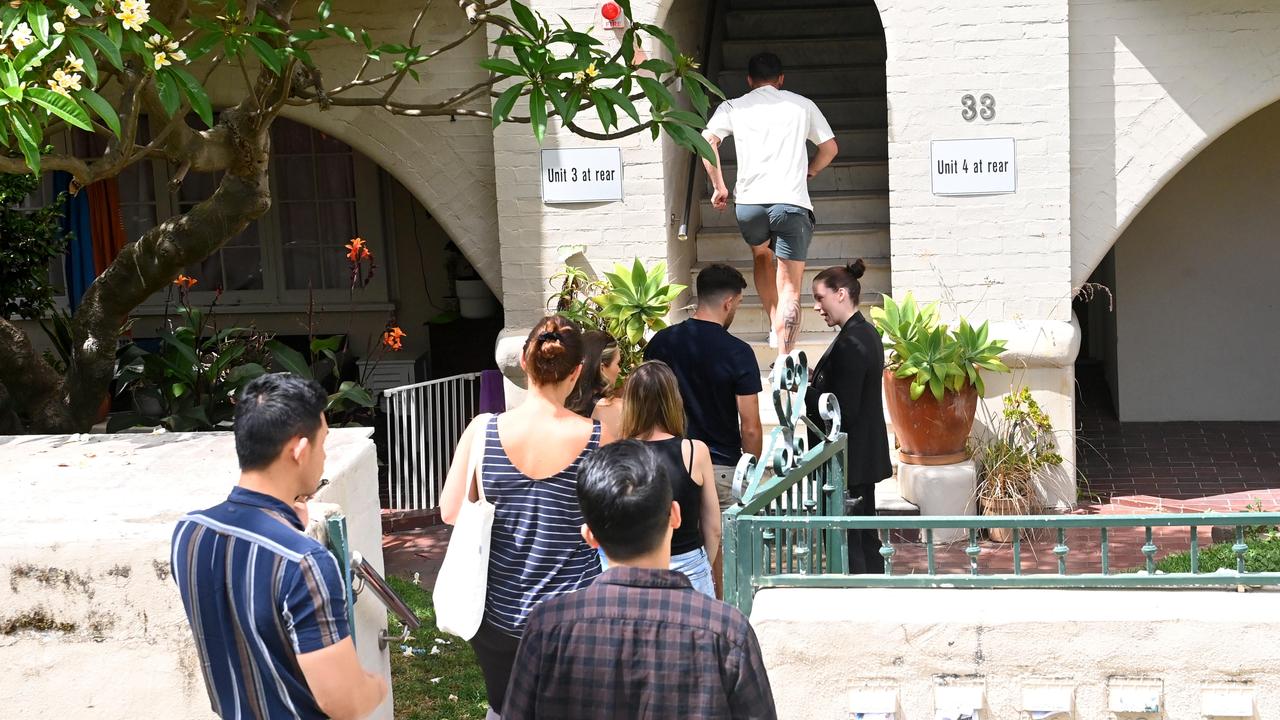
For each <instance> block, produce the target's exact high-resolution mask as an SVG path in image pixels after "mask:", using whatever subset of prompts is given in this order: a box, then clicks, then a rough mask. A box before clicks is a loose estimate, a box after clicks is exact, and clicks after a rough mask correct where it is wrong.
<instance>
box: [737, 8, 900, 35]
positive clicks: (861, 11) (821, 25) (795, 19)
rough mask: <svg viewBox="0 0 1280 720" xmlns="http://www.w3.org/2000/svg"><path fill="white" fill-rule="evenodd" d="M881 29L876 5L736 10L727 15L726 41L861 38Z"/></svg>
mask: <svg viewBox="0 0 1280 720" xmlns="http://www.w3.org/2000/svg"><path fill="white" fill-rule="evenodd" d="M775 7H776V5H775ZM881 27H882V26H881V24H880V11H879V10H877V9H876V7H875V5H862V6H855V7H835V8H833V7H820V8H787V9H782V10H777V9H769V10H756V9H752V10H734V11H732V12H729V13H726V14H725V37H726V38H727V39H732V40H748V39H756V38H776V37H779V36H783V37H787V38H797V37H830V36H832V35H860V34H865V33H866V32H867V31H869V30H875V31H877V32H878V31H880V29H881Z"/></svg>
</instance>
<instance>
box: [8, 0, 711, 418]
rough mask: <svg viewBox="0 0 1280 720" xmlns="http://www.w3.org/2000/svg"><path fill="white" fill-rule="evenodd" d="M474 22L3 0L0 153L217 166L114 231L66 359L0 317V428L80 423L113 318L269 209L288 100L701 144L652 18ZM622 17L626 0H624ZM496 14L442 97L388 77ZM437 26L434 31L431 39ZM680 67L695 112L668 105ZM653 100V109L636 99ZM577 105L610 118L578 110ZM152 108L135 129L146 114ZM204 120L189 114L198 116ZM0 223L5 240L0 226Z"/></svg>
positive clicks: (111, 352)
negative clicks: (446, 33)
mask: <svg viewBox="0 0 1280 720" xmlns="http://www.w3.org/2000/svg"><path fill="white" fill-rule="evenodd" d="M455 1H456V2H457V3H458V5H459V6H460V7H461V8H462V10H463V11H464V12H465V13H466V16H467V19H468V21H469V25H468V27H467V29H466V30H465V31H463V32H462V33H460V34H459V35H458V36H457V37H452V38H438V37H433V38H429V40H430V43H428V42H426V40H427V39H428V38H424V37H423V36H422V32H421V31H422V26H423V19H424V17H425V16H426V15H427V13H428V10H429V7H430V1H429V0H424V2H423V3H422V6H421V8H420V10H419V11H418V12H417V13H416V15H414V17H415V19H414V21H413V23H412V24H411V25H410V27H408V29H407V31H406V34H405V36H404V37H400V38H393V39H391V41H385V40H383V39H377V38H374V37H373V36H372V34H371V33H370V32H369V31H367V30H366V29H363V28H360V27H351V26H348V25H345V24H343V23H342V22H340V21H339V19H338V18H337V17H335V16H334V15H333V12H332V11H333V3H332V1H331V0H322V1H320V2H318V3H316V4H314V5H311V4H308V6H307V7H305V8H303V7H300V4H299V3H298V2H294V1H292V0H274V1H273V0H225V1H221V2H211V1H209V0H205V1H204V2H201V1H200V0H197V1H196V2H193V3H188V2H185V1H182V0H155V1H154V2H150V3H148V2H145V1H144V0H99V2H97V3H96V4H90V2H89V1H88V0H44V1H42V2H32V1H22V2H9V3H7V4H5V5H3V6H0V149H3V152H0V172H8V173H47V172H52V171H56V170H62V171H66V172H67V173H69V174H70V175H71V177H72V178H73V180H72V191H76V190H77V189H79V188H82V187H84V186H87V185H89V184H90V183H93V182H96V181H98V180H102V179H104V178H110V177H113V176H116V175H118V174H119V173H120V172H122V171H123V170H124V169H126V168H127V167H129V166H130V165H132V164H134V163H138V162H142V161H144V160H151V159H156V158H163V159H165V160H167V161H168V162H169V163H171V164H172V165H173V166H174V167H176V168H177V172H176V175H175V179H174V182H176V183H180V182H181V181H182V178H183V177H185V175H186V174H187V173H190V172H201V173H221V176H220V180H219V182H218V184H217V188H216V189H215V190H214V192H213V193H212V195H210V196H209V197H208V198H206V199H204V200H202V201H200V202H198V203H196V204H195V205H194V206H192V207H191V208H190V209H189V210H187V211H186V212H184V213H182V214H179V215H176V216H174V217H171V218H169V219H166V220H164V221H163V222H160V223H159V224H157V225H156V226H155V227H154V228H152V229H150V230H149V231H147V232H146V233H145V234H143V236H142V237H141V238H140V239H138V240H137V242H134V243H131V244H129V245H128V246H126V247H125V248H124V249H123V251H122V252H121V253H120V255H119V256H118V257H117V258H116V259H115V260H114V261H113V262H112V263H111V264H110V266H108V267H107V268H106V270H105V271H104V272H103V273H102V274H101V275H100V276H99V277H98V278H97V280H96V281H95V282H94V283H93V284H92V285H91V286H90V287H89V288H88V290H87V291H86V293H85V294H84V296H83V298H82V300H81V303H80V306H79V307H78V308H77V310H76V312H75V314H74V316H73V318H72V321H71V335H72V343H71V344H72V349H71V358H70V362H69V363H68V364H67V367H66V369H65V371H59V370H58V369H55V368H54V367H53V366H52V365H50V364H49V363H48V362H46V361H45V359H44V358H42V357H41V355H40V354H39V353H38V352H36V351H35V349H34V347H33V345H32V343H31V341H30V338H28V337H27V336H26V334H25V333H24V332H23V330H22V329H21V328H20V327H19V326H18V325H17V324H15V323H13V322H11V321H10V320H9V319H8V318H0V427H9V428H14V427H21V428H23V429H26V430H30V431H36V432H69V431H79V430H84V429H87V427H88V425H89V424H90V423H91V422H92V419H93V416H94V414H95V410H96V409H97V408H98V407H99V405H100V403H101V401H102V398H103V396H104V394H105V393H106V391H107V389H108V387H109V384H110V382H111V378H112V374H113V371H114V363H115V349H116V343H117V339H118V337H119V334H120V330H121V328H122V327H123V326H124V325H125V324H126V322H127V321H128V318H129V316H130V313H131V312H132V311H133V310H134V309H135V308H136V307H137V306H138V305H139V304H141V303H142V302H143V301H144V300H146V299H147V298H148V297H150V296H152V295H153V294H154V293H156V292H158V291H160V290H161V289H163V288H164V287H165V286H166V285H167V284H169V283H171V282H172V281H173V279H174V278H175V277H176V276H177V275H178V274H179V273H180V272H181V271H182V270H183V268H185V267H188V266H190V265H192V264H194V263H198V262H200V261H201V260H203V259H205V258H207V257H209V256H210V255H211V254H213V253H214V252H216V251H217V250H218V249H219V248H220V247H222V245H223V244H224V243H226V242H227V241H228V240H229V239H230V238H232V237H234V236H235V235H237V234H238V233H240V232H241V231H242V230H244V229H245V227H246V226H248V224H249V223H251V222H253V221H254V220H255V219H257V218H258V217H260V216H261V215H262V214H263V213H265V212H266V211H267V209H268V208H269V207H270V203H271V195H270V191H269V187H268V167H269V163H270V161H271V160H270V146H269V130H270V127H271V125H272V122H273V121H274V120H275V119H276V118H278V117H279V116H280V113H281V111H282V110H283V109H284V108H285V107H286V106H315V107H316V108H317V109H318V110H320V111H323V110H327V109H329V108H332V107H337V106H352V107H376V108H379V109H380V110H382V111H385V112H388V113H392V114H396V115H405V116H414V117H430V116H446V115H447V116H454V117H463V118H465V117H473V118H482V119H489V120H491V121H492V123H493V125H494V126H495V127H496V126H497V125H498V124H500V123H502V122H522V123H527V124H529V125H530V128H531V130H532V132H533V134H534V135H535V137H537V138H538V140H539V141H541V139H542V138H543V136H544V134H545V132H546V127H547V122H548V118H550V117H555V116H559V117H560V120H561V122H562V123H563V125H564V127H565V128H567V129H568V130H569V131H571V132H574V133H577V134H579V135H582V136H585V137H589V138H595V139H612V138H617V137H621V136H624V135H630V134H632V133H637V132H645V131H648V132H650V133H652V135H653V137H654V138H655V139H656V138H657V137H658V135H659V134H660V133H663V132H665V133H666V134H668V135H669V136H670V137H671V138H672V139H674V140H675V141H676V142H677V143H679V144H681V145H683V146H685V147H688V148H691V149H694V150H696V151H698V152H699V153H701V154H703V155H704V156H708V155H709V154H710V148H709V147H708V146H707V145H706V143H705V142H704V141H703V140H702V138H701V137H700V135H699V130H700V129H701V128H702V127H703V126H704V119H705V117H706V112H707V109H708V106H709V95H710V94H716V95H718V94H719V91H718V90H717V89H716V88H715V87H714V86H713V85H712V84H711V83H709V82H708V81H707V80H706V78H704V77H703V76H701V75H700V74H698V72H697V66H696V64H695V63H694V62H693V61H692V60H691V59H690V58H689V57H687V56H685V55H683V54H681V53H680V52H679V49H678V48H677V47H676V46H675V43H674V41H673V40H672V38H671V36H670V35H669V34H667V33H666V32H664V31H663V30H662V29H661V28H659V27H656V26H653V25H648V24H643V23H634V24H632V25H631V26H630V27H629V28H628V29H627V30H626V32H625V33H624V34H623V35H622V41H621V43H620V46H619V47H618V48H617V49H616V50H614V51H612V52H610V51H608V50H606V49H605V45H604V43H603V42H602V40H601V38H600V37H597V36H596V35H593V34H591V32H589V31H588V30H586V29H576V28H573V27H571V26H570V25H569V23H568V22H566V21H564V20H560V21H559V23H557V24H556V25H552V24H551V23H550V22H548V20H547V19H546V18H544V17H542V16H541V15H540V14H538V13H535V12H533V11H532V10H530V9H529V8H528V7H526V6H525V5H523V4H520V3H519V2H515V1H514V0H512V1H511V2H507V1H506V0H495V1H494V2H481V1H479V0H455ZM618 4H619V5H620V6H621V7H622V9H623V12H624V13H625V14H626V16H627V17H628V18H630V17H631V8H630V4H629V2H627V0H620V2H619V3H618ZM489 27H495V28H497V29H498V33H497V38H496V40H495V42H494V47H493V48H492V50H493V52H492V56H491V57H489V58H488V59H487V60H485V61H484V62H482V66H483V67H484V68H485V69H486V70H488V71H489V74H488V77H487V78H486V79H485V80H483V81H481V82H478V83H476V84H475V85H474V86H472V87H469V88H465V89H462V90H460V91H458V92H456V93H454V94H453V95H452V96H450V97H448V98H446V99H444V100H440V101H438V102H425V103H424V102H411V101H406V100H403V99H401V93H400V92H399V91H400V90H401V89H402V88H403V87H404V86H405V84H406V83H408V82H418V81H419V80H420V79H421V73H423V72H424V71H428V70H429V69H430V68H431V63H432V62H433V61H435V60H436V59H437V58H438V57H440V56H441V55H444V54H446V53H448V52H449V51H450V50H453V49H454V48H457V47H459V46H460V45H461V44H463V43H464V42H465V41H466V40H467V39H468V38H470V37H471V36H473V35H475V34H476V33H480V32H485V31H486V28H489ZM647 38H654V39H656V41H657V42H660V43H662V44H663V45H665V46H666V47H667V48H668V49H669V50H670V53H671V57H672V58H674V61H673V62H667V61H664V60H660V59H657V58H643V57H638V56H637V52H636V50H637V48H638V47H639V45H640V43H641V42H643V41H645V40H646V39H647ZM335 42H337V43H345V44H351V45H355V46H358V47H359V48H360V49H361V50H362V52H363V60H362V62H361V64H360V65H359V67H353V68H352V72H351V74H350V76H349V77H346V78H343V79H342V81H341V82H338V83H336V84H335V83H333V82H330V81H329V80H328V78H325V77H324V76H323V73H322V72H321V69H320V68H321V65H322V64H323V63H321V62H319V60H322V59H323V54H324V53H327V52H332V51H333V48H334V47H335ZM428 45H430V47H431V48H433V49H430V50H428V49H426V48H427V46H428ZM215 72H229V73H232V74H233V75H235V76H239V77H240V78H242V80H243V87H242V88H240V90H239V100H238V101H237V102H235V103H234V104H232V105H230V106H229V107H227V108H226V109H224V110H222V111H221V112H218V113H216V114H215V112H214V108H213V106H212V103H211V102H210V100H209V94H208V91H207V90H206V87H207V83H208V80H209V77H210V76H211V75H212V74H213V73H215ZM677 80H682V81H683V82H682V83H681V86H682V87H683V89H684V92H685V93H687V95H688V98H689V102H690V104H691V106H692V107H693V108H694V110H695V112H689V111H686V110H682V109H680V108H679V107H678V105H677V101H676V98H675V96H674V95H673V93H672V91H671V88H672V86H673V85H674V84H675V83H676V81H677ZM641 101H647V103H648V105H649V107H648V110H647V113H646V114H647V117H646V116H645V115H643V114H642V113H641V109H640V108H638V107H637V103H639V102H641ZM580 113H591V114H594V115H595V116H596V117H598V118H599V121H600V124H601V126H602V127H603V132H598V131H593V130H590V129H587V128H584V127H582V126H581V125H580V124H579V122H578V121H577V118H578V116H579V114H580ZM144 115H145V116H146V117H147V118H148V119H149V125H150V134H149V136H148V137H146V139H145V140H144V139H143V138H144V136H143V134H142V133H141V132H140V128H141V126H142V125H143V122H142V119H143V116H144ZM193 115H194V117H195V118H198V121H189V120H188V118H190V117H191V116H193ZM66 129H74V130H77V131H80V132H84V133H92V134H94V135H96V136H98V137H99V138H101V139H102V140H103V141H105V142H104V143H103V144H104V149H103V151H102V152H101V153H100V154H99V155H96V156H94V157H89V158H85V157H77V156H75V155H73V154H69V153H65V152H57V151H55V150H54V148H53V147H51V145H50V138H51V137H53V136H54V135H55V134H57V133H61V132H63V131H64V130H66ZM0 242H3V239H0Z"/></svg>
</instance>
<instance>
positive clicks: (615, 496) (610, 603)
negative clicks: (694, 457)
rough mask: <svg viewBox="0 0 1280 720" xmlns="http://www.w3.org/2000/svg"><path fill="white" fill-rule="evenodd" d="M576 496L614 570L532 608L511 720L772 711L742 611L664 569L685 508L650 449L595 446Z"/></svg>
mask: <svg viewBox="0 0 1280 720" xmlns="http://www.w3.org/2000/svg"><path fill="white" fill-rule="evenodd" d="M578 502H579V503H580V504H581V506H582V516H583V519H584V520H586V526H585V527H584V528H583V531H582V533H583V537H584V538H585V539H586V541H587V543H588V544H589V545H591V546H592V547H598V548H602V549H603V550H604V554H605V555H606V556H607V557H608V558H609V569H608V570H607V571H606V572H605V573H604V574H603V575H601V576H600V577H599V578H597V579H596V581H595V583H594V584H593V585H591V586H590V587H588V588H586V589H583V590H579V591H577V592H574V593H569V594H566V595H561V596H559V597H557V598H554V599H552V600H548V601H547V602H545V603H543V604H542V605H540V606H539V607H537V608H535V609H534V611H533V613H532V614H530V616H529V623H528V625H527V626H526V627H525V631H524V637H523V639H522V640H521V641H520V650H519V651H518V653H517V655H516V661H515V666H514V668H513V670H512V674H511V684H510V685H509V686H508V687H507V695H506V704H505V706H504V707H503V711H502V717H503V719H504V720H523V719H524V718H556V719H557V720H574V719H575V718H583V719H584V720H585V719H586V718H591V719H592V720H595V719H597V718H671V717H692V718H726V719H727V718H752V719H753V720H754V719H759V720H773V719H774V718H776V717H777V714H776V712H775V710H774V706H773V692H772V691H771V690H770V688H769V677H768V675H767V674H766V673H765V669H764V663H763V662H762V660H761V658H760V644H759V642H757V640H756V635H755V632H754V631H753V630H752V629H751V625H750V623H748V622H747V618H746V616H744V615H743V614H742V613H741V612H739V611H738V610H737V609H736V608H734V607H732V606H730V605H728V604H726V603H723V602H721V601H719V600H715V599H713V598H709V597H707V596H706V595H703V594H702V593H700V592H697V591H695V590H694V589H693V587H692V586H691V585H690V584H689V581H688V579H687V578H685V576H684V575H682V574H680V573H678V572H674V571H671V570H669V569H667V568H668V565H669V563H670V559H671V532H672V530H673V529H675V528H677V527H679V526H680V506H679V505H677V504H676V503H675V502H673V501H672V493H671V481H670V479H669V478H668V477H667V473H666V472H665V471H664V470H663V466H662V465H661V464H660V463H659V462H658V459H657V457H656V456H655V455H654V453H653V451H652V450H650V449H649V448H648V447H647V446H646V445H645V444H644V443H642V442H639V441H637V440H624V441H622V442H618V443H614V444H612V445H606V446H605V447H603V448H601V449H600V450H597V451H596V452H594V453H592V454H591V455H590V456H588V457H587V459H586V460H585V461H584V462H583V465H582V469H581V470H580V472H579V474H578Z"/></svg>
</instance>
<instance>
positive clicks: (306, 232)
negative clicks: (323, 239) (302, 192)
mask: <svg viewBox="0 0 1280 720" xmlns="http://www.w3.org/2000/svg"><path fill="white" fill-rule="evenodd" d="M280 211H281V212H280V237H281V238H282V240H283V241H284V243H285V245H286V246H289V245H315V244H317V243H319V241H320V238H318V237H316V206H315V205H313V204H312V203H281V205H280Z"/></svg>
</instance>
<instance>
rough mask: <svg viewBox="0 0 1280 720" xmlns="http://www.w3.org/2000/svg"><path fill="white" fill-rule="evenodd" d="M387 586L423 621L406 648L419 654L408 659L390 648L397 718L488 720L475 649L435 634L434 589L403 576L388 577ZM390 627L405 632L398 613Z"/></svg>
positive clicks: (402, 649)
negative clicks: (485, 717)
mask: <svg viewBox="0 0 1280 720" xmlns="http://www.w3.org/2000/svg"><path fill="white" fill-rule="evenodd" d="M387 582H389V583H390V584H391V587H392V588H394V589H395V591H396V592H397V593H399V595H400V597H402V598H404V601H405V602H406V603H407V604H408V605H409V607H411V608H413V611H414V613H416V614H417V616H418V619H419V620H420V621H422V627H420V628H418V630H417V631H416V632H414V633H413V635H411V636H410V638H411V639H410V640H409V641H408V642H407V643H406V644H405V647H408V648H410V649H416V650H418V651H419V652H416V653H414V654H413V655H412V656H409V655H405V652H404V648H402V647H399V646H396V645H393V646H392V647H391V648H390V650H391V687H392V692H393V693H394V696H395V716H396V720H483V718H484V716H485V709H486V708H487V707H488V703H487V702H486V701H485V692H484V676H483V675H481V674H480V666H478V665H476V657H475V654H474V653H472V652H471V646H470V645H468V644H467V642H466V641H465V640H462V639H461V638H456V637H454V636H452V635H445V634H443V633H441V632H439V631H438V630H436V615H435V610H434V608H432V606H431V592H430V591H428V590H426V589H425V588H422V587H419V586H417V585H414V584H413V581H411V580H405V579H403V578H398V577H388V578H387ZM389 623H390V626H391V627H390V632H391V633H392V634H398V633H400V632H401V630H402V628H403V626H402V625H401V624H400V622H399V621H398V620H397V619H396V617H395V615H391V616H390V621H389ZM437 640H442V641H445V642H436V641H437ZM437 649H438V652H437V651H436V650H437Z"/></svg>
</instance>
